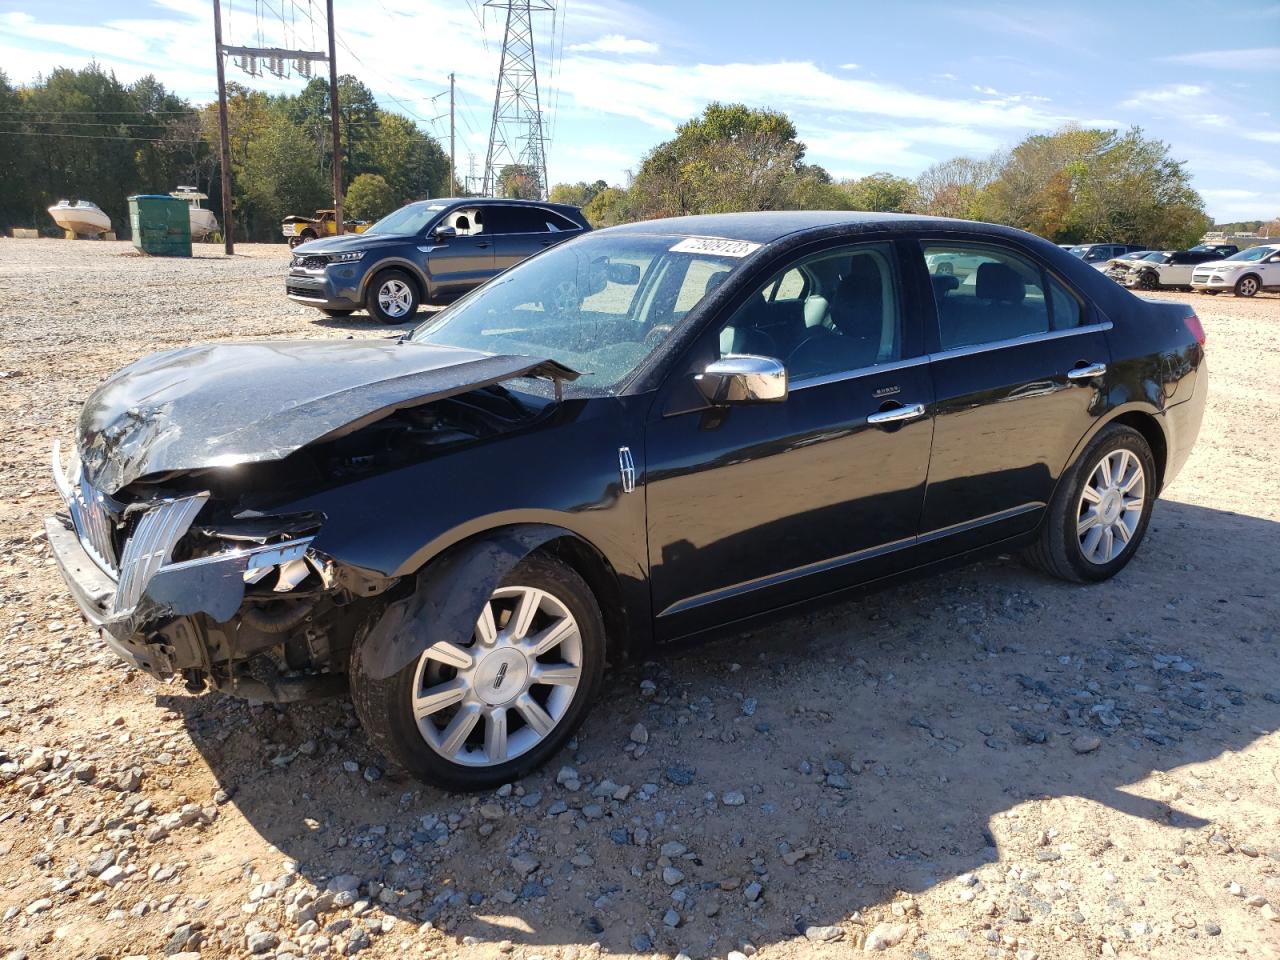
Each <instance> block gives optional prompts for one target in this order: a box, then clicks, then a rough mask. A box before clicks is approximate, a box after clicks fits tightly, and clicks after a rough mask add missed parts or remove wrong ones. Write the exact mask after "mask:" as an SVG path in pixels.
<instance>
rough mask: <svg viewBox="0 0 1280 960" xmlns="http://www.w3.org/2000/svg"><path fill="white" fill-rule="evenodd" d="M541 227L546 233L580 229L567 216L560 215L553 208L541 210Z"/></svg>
mask: <svg viewBox="0 0 1280 960" xmlns="http://www.w3.org/2000/svg"><path fill="white" fill-rule="evenodd" d="M539 213H540V214H541V219H542V221H543V223H542V229H543V230H546V231H547V232H548V233H562V232H564V231H566V230H581V229H582V228H581V227H579V226H578V225H577V224H576V223H574V222H573V221H572V220H570V219H569V218H568V217H562V216H561V215H560V214H558V213H556V212H555V211H554V210H541V211H539Z"/></svg>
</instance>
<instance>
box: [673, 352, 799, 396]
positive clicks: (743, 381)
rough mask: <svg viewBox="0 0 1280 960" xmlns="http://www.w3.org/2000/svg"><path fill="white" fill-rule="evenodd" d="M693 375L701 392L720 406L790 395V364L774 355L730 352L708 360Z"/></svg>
mask: <svg viewBox="0 0 1280 960" xmlns="http://www.w3.org/2000/svg"><path fill="white" fill-rule="evenodd" d="M693 379H694V382H695V383H697V385H698V390H699V391H701V393H702V395H703V396H704V397H706V398H707V400H708V401H709V402H711V403H713V404H716V405H717V406H721V405H724V404H729V403H775V402H777V401H779V400H785V399H787V368H786V367H785V366H783V365H782V361H781V360H777V359H775V358H773V357H756V356H751V355H750V354H729V355H727V356H724V357H721V358H720V359H719V360H716V361H714V362H712V363H710V364H708V365H707V368H706V369H705V370H704V371H702V373H700V374H698V375H697V376H695V377H694V378H693Z"/></svg>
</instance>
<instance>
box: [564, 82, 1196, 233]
mask: <svg viewBox="0 0 1280 960" xmlns="http://www.w3.org/2000/svg"><path fill="white" fill-rule="evenodd" d="M551 198H552V199H553V200H559V201H562V202H566V203H575V204H578V205H581V206H582V207H583V208H584V211H585V213H586V215H587V217H588V218H589V219H590V220H591V222H592V223H593V224H595V225H596V226H609V225H612V224H616V223H625V222H628V221H632V220H645V219H651V218H653V217H671V216H682V215H685V214H698V213H727V212H732V211H738V210H867V211H884V212H899V213H921V214H928V215H933V216H944V217H961V218H965V219H970V220H986V221H990V222H993V223H1003V224H1008V225H1010V226H1015V227H1020V228H1022V229H1024V230H1029V231H1031V232H1032V233H1035V234H1039V235H1040V236H1042V237H1046V238H1047V239H1050V240H1053V241H1054V242H1057V243H1083V242H1091V241H1115V242H1120V243H1139V244H1142V245H1144V246H1150V247H1160V248H1166V247H1178V246H1184V245H1187V244H1191V243H1194V242H1196V240H1198V239H1199V237H1200V236H1201V235H1202V234H1203V233H1204V232H1205V231H1206V230H1207V229H1209V228H1210V227H1211V226H1212V220H1211V219H1210V218H1209V217H1208V216H1207V215H1206V214H1205V211H1204V202H1203V200H1202V199H1201V197H1200V195H1199V194H1198V193H1197V192H1196V191H1195V190H1194V189H1193V188H1192V186H1191V182H1190V175H1189V174H1188V173H1187V170H1186V166H1185V164H1184V163H1182V162H1180V161H1178V160H1175V159H1174V158H1173V157H1171V156H1170V153H1169V147H1168V145H1167V144H1165V143H1163V142H1161V141H1159V140H1154V139H1151V138H1149V137H1147V136H1146V135H1145V134H1144V133H1143V132H1142V130H1141V129H1139V128H1136V127H1135V128H1132V129H1129V130H1124V131H1119V130H1099V129H1082V128H1078V127H1073V126H1068V127H1063V128H1062V129H1060V130H1058V131H1056V132H1054V133H1049V134H1035V135H1032V136H1028V137H1027V138H1026V139H1024V140H1023V141H1022V142H1021V143H1019V144H1018V145H1017V146H1015V147H1013V148H1012V149H1009V150H1005V151H1000V152H998V153H995V154H992V155H991V156H987V157H978V158H973V157H956V158H953V159H950V160H946V161H943V162H941V163H935V164H934V165H933V166H931V167H929V168H928V169H927V170H925V171H924V172H923V173H921V174H920V176H918V177H916V178H915V179H909V178H906V177H899V176H894V175H893V174H889V173H873V174H871V175H869V176H865V177H861V178H858V179H853V180H842V181H836V180H835V179H833V178H832V176H831V175H830V174H829V173H828V172H827V171H826V170H825V169H823V168H822V167H820V166H818V165H816V164H810V163H807V162H806V161H805V145H804V144H803V143H802V142H800V141H799V139H798V138H797V132H796V128H795V125H794V124H793V123H792V122H791V120H790V119H788V118H787V117H786V116H785V115H784V114H781V113H778V112H776V111H773V110H760V109H751V108H748V107H746V106H743V105H742V104H720V103H713V104H711V105H709V106H708V107H707V108H706V109H705V110H704V111H703V113H702V115H701V116H699V117H696V118H694V119H692V120H689V121H688V122H687V123H684V124H682V125H681V126H680V127H678V128H677V129H676V135H675V136H674V137H673V138H672V139H670V140H667V141H665V142H663V143H660V144H658V145H657V146H655V147H654V148H653V149H652V150H650V151H649V152H648V153H647V154H646V155H645V156H644V158H643V159H642V160H641V162H640V165H639V170H638V171H637V172H636V173H635V174H634V176H632V177H631V178H630V182H629V183H628V184H626V185H625V186H620V185H614V186H610V185H609V184H607V183H605V182H604V181H603V180H597V181H595V182H594V183H588V182H585V181H584V182H579V183H571V184H570V183H562V184H557V185H556V186H555V187H554V188H552V191H551Z"/></svg>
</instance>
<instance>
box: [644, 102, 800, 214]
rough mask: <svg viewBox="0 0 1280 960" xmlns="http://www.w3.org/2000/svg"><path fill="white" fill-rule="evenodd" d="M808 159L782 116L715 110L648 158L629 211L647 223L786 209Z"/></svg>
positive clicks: (735, 108) (730, 107) (736, 108)
mask: <svg viewBox="0 0 1280 960" xmlns="http://www.w3.org/2000/svg"><path fill="white" fill-rule="evenodd" d="M804 153H805V147H804V144H803V143H801V142H799V141H798V140H797V139H796V128H795V125H794V124H793V123H792V122H791V120H790V119H788V118H787V116H786V115H785V114H782V113H778V112H777V111H774V110H756V109H752V108H750V107H747V106H745V105H743V104H740V103H737V104H722V103H712V104H710V105H708V106H707V108H706V109H705V110H704V111H703V112H702V115H701V116H700V117H695V118H694V119H692V120H689V121H687V122H686V123H683V124H681V125H680V126H679V127H677V128H676V135H675V137H674V138H673V139H671V140H668V141H666V142H665V143H661V144H659V145H658V146H656V147H654V148H653V150H651V151H650V152H649V154H648V155H647V156H646V157H645V159H644V161H643V162H642V164H641V166H640V172H639V174H638V175H637V176H636V179H635V183H634V184H633V185H632V188H631V192H632V195H633V196H632V206H633V208H634V209H635V211H636V213H637V214H638V215H639V216H641V217H645V218H648V217H661V216H677V215H680V214H688V213H721V212H728V211H733V210H778V209H784V208H786V207H787V206H789V205H790V199H791V197H790V189H791V187H792V185H793V182H794V181H795V180H796V178H797V177H799V176H801V169H802V161H803V159H804Z"/></svg>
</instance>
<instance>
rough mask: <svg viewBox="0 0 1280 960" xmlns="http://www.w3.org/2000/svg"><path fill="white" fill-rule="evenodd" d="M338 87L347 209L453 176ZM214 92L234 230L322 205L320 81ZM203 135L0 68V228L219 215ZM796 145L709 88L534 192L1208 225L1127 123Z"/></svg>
mask: <svg viewBox="0 0 1280 960" xmlns="http://www.w3.org/2000/svg"><path fill="white" fill-rule="evenodd" d="M339 102H340V108H341V110H340V113H341V121H342V131H343V134H342V153H343V163H342V166H343V176H344V193H345V209H346V212H347V214H348V216H350V217H353V218H358V219H369V220H373V219H377V218H378V217H381V216H383V215H384V214H386V213H388V212H390V211H391V210H393V209H395V208H396V207H398V206H400V205H401V204H403V203H406V202H409V201H411V200H418V199H425V198H429V197H438V196H445V195H450V194H453V195H457V194H460V193H461V192H462V191H461V189H460V188H459V186H458V184H457V183H456V182H454V183H450V182H449V163H448V157H447V156H446V154H445V152H444V150H443V149H442V148H441V146H440V144H439V143H438V142H437V141H436V140H435V138H434V137H432V136H431V135H429V134H428V133H427V132H425V131H424V130H422V129H421V128H420V127H419V126H418V125H417V124H416V123H415V121H414V120H413V119H411V118H409V117H406V116H403V115H401V114H398V113H395V112H392V111H388V110H384V109H382V108H381V107H380V106H379V105H378V103H377V101H376V99H375V98H374V96H373V93H372V92H371V91H370V90H369V89H368V88H367V87H366V86H365V85H364V84H363V83H361V82H360V81H359V80H358V79H357V78H356V77H353V76H350V75H346V76H343V77H341V78H340V80H339ZM227 108H228V121H229V128H230V148H231V149H230V153H231V157H230V159H231V175H232V184H233V187H232V193H233V196H234V199H235V220H236V237H237V239H244V240H278V239H279V238H280V230H279V226H280V220H281V218H282V217H284V216H287V215H289V214H310V213H311V212H313V211H314V210H316V209H321V208H325V207H329V206H332V195H331V192H330V191H331V183H332V176H331V171H332V163H333V145H332V142H331V138H330V124H329V120H328V118H329V93H328V85H327V83H325V82H324V81H323V80H320V79H314V80H312V81H311V82H310V83H308V84H307V86H306V87H305V88H304V89H303V90H302V91H301V92H299V93H297V94H286V95H269V94H266V93H263V92H260V91H256V90H251V89H249V88H247V87H245V86H242V85H240V84H237V83H230V84H228V97H227ZM217 143H218V115H217V105H216V104H213V103H211V104H207V105H204V106H199V107H197V106H194V105H192V104H191V103H190V102H189V101H187V100H185V99H183V98H181V97H178V96H176V95H175V94H173V93H171V92H169V91H168V90H166V89H165V87H164V85H163V84H162V83H161V82H160V81H158V80H157V79H156V78H155V77H152V76H147V77H144V78H142V79H140V80H137V81H135V82H133V83H131V84H123V83H121V82H120V81H118V80H117V79H116V77H115V75H114V74H113V73H110V72H107V71H104V70H103V69H102V68H101V67H99V66H97V65H96V64H91V65H90V66H88V67H85V68H84V69H82V70H71V69H67V68H58V69H55V70H54V71H52V72H51V73H50V74H49V75H48V76H47V77H42V78H40V79H39V80H37V81H36V82H34V83H32V84H28V85H22V86H15V85H13V84H11V83H10V82H9V80H8V79H7V77H6V76H5V74H4V72H3V71H0V229H7V228H10V227H14V226H22V227H33V226H34V227H40V228H43V229H44V230H45V231H46V232H48V233H50V234H51V235H54V234H56V228H55V227H54V225H53V222H52V220H51V219H50V218H49V216H48V214H47V213H46V208H47V207H49V206H50V205H52V204H54V203H56V202H57V201H58V200H59V199H63V198H66V199H77V198H78V199H86V200H92V201H94V202H95V203H97V204H98V205H99V206H101V207H102V208H103V209H104V210H105V211H106V212H107V213H108V215H109V216H110V217H111V218H112V221H113V224H114V225H115V227H116V229H117V231H118V232H120V233H121V235H123V234H124V232H125V231H126V230H127V227H128V206H127V200H126V198H127V197H128V196H129V195H131V194H135V193H168V192H169V191H171V190H172V189H174V188H175V187H176V186H178V185H180V184H184V185H185V184H189V185H192V186H195V187H197V188H198V189H200V190H203V191H204V192H205V193H207V194H208V195H209V197H210V200H209V204H208V205H209V206H210V207H211V208H212V209H213V210H214V211H215V212H217V213H218V215H219V217H221V196H220V189H221V187H220V171H219V168H218V149H217ZM805 154H806V147H805V145H804V143H802V142H801V141H800V140H799V138H798V134H797V131H796V128H795V125H794V124H793V123H792V121H791V120H790V119H789V118H788V117H787V116H786V115H785V114H783V113H779V112H777V111H774V110H768V109H753V108H749V107H746V106H744V105H742V104H722V103H712V104H710V105H709V106H707V107H706V109H705V110H703V112H702V114H701V115H700V116H697V117H694V118H693V119H691V120H689V121H688V122H686V123H684V124H682V125H680V126H679V127H678V128H677V129H676V133H675V136H674V137H672V138H671V139H669V140H666V141H664V142H662V143H659V144H657V145H656V146H654V147H653V148H652V149H651V150H649V151H648V153H646V154H645V156H644V157H643V158H641V160H640V163H639V167H638V170H637V171H636V172H635V173H634V175H629V177H628V182H627V183H626V184H623V185H619V184H613V185H610V184H609V183H607V182H606V181H604V180H596V181H594V182H586V181H583V182H579V183H560V184H556V185H555V186H554V187H552V188H551V190H550V197H551V199H552V200H555V201H559V202H564V203H572V204H575V205H577V206H580V207H582V208H583V210H584V212H585V214H586V216H587V217H588V219H589V220H590V221H591V222H592V223H593V224H594V225H595V226H597V227H601V226H610V225H613V224H617V223H624V222H629V221H633V220H647V219H652V218H656V217H668V216H681V215H685V214H697V213H723V212H730V211H738V210H784V209H801V210H867V211H891V212H893V211H896V212H903V213H922V214H931V215H938V216H948V217H962V218H967V219H974V220H987V221H992V222H995V223H1005V224H1009V225H1011V226H1015V227H1021V228H1022V229H1025V230H1029V231H1031V232H1033V233H1036V234H1039V235H1040V236H1043V237H1046V238H1048V239H1050V240H1053V241H1055V242H1059V243H1071V242H1089V241H1100V240H1110V241H1116V242H1126V243H1139V244H1143V245H1144V246H1152V247H1161V248H1165V247H1175V246H1182V245H1186V244H1188V243H1193V242H1195V240H1196V239H1198V238H1199V237H1200V235H1201V234H1203V233H1204V231H1205V230H1206V229H1208V228H1209V227H1210V226H1211V221H1210V219H1209V218H1208V217H1207V216H1206V215H1205V211H1204V204H1203V201H1202V199H1201V197H1200V195H1199V194H1198V193H1196V191H1195V190H1194V189H1193V188H1192V187H1191V183H1190V176H1189V174H1188V173H1187V170H1186V167H1185V164H1183V163H1182V162H1180V161H1178V160H1176V159H1174V158H1173V157H1172V156H1171V155H1170V152H1169V147H1168V145H1167V144H1165V143H1163V142H1161V141H1159V140H1155V139H1152V138H1150V137H1147V136H1146V135H1145V134H1144V133H1143V132H1142V130H1141V129H1138V128H1136V127H1135V128H1132V129H1129V130H1124V131H1119V130H1101V129H1084V128H1079V127H1064V128H1062V129H1060V130H1058V131H1056V132H1054V133H1049V134H1035V135H1032V136H1028V137H1026V138H1025V139H1024V140H1023V141H1022V142H1021V143H1019V144H1017V145H1016V146H1014V147H1012V148H1011V149H1008V150H1004V151H1000V152H998V153H995V154H992V155H990V156H986V157H955V158H953V159H950V160H946V161H943V162H941V163H936V164H934V165H933V166H931V167H929V168H928V169H927V170H925V171H924V172H923V173H921V174H920V176H918V177H916V178H914V179H910V178H905V177H900V176H895V175H893V174H889V173H873V174H871V175H870V176H865V177H861V178H858V179H853V180H836V179H835V178H833V177H832V176H831V174H830V173H829V172H828V171H827V170H825V169H824V168H823V167H821V166H819V165H817V164H812V163H809V162H807V160H806V157H805ZM541 190H542V186H541V182H540V177H539V175H538V172H537V171H534V170H530V169H525V168H522V167H520V166H518V165H514V164H513V165H509V166H507V167H505V168H504V169H503V170H502V171H501V172H500V175H499V177H498V192H499V194H500V195H502V196H509V197H536V196H539V195H540V194H541Z"/></svg>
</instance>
